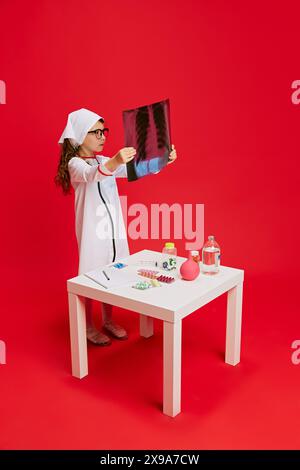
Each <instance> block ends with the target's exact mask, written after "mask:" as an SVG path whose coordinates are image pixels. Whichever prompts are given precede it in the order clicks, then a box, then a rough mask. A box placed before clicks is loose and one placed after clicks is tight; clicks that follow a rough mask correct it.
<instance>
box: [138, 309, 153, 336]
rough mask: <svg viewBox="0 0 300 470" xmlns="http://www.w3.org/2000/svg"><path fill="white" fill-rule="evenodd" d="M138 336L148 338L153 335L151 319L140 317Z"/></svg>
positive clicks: (144, 316) (145, 316)
mask: <svg viewBox="0 0 300 470" xmlns="http://www.w3.org/2000/svg"><path fill="white" fill-rule="evenodd" d="M140 335H141V336H143V337H144V338H150V336H152V335H153V318H152V317H148V316H147V315H140Z"/></svg>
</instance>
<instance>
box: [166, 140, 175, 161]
mask: <svg viewBox="0 0 300 470" xmlns="http://www.w3.org/2000/svg"><path fill="white" fill-rule="evenodd" d="M169 158H170V161H168V163H167V165H169V164H170V163H174V161H175V160H176V158H177V153H176V149H175V145H174V144H172V151H171V153H170V155H169Z"/></svg>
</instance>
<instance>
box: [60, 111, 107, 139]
mask: <svg viewBox="0 0 300 470" xmlns="http://www.w3.org/2000/svg"><path fill="white" fill-rule="evenodd" d="M99 119H104V118H103V117H102V116H99V114H96V113H93V111H89V110H88V109H85V108H81V109H78V110H77V111H73V112H72V113H70V114H69V115H68V121H67V125H66V127H65V130H64V131H63V133H62V135H61V138H60V139H59V141H58V143H59V144H62V143H63V142H64V140H65V139H70V141H71V143H72V145H73V146H74V147H75V146H77V145H81V144H82V142H83V141H84V139H85V136H86V134H87V132H88V131H89V130H90V128H91V127H93V125H94V124H95V123H96V122H97V121H99Z"/></svg>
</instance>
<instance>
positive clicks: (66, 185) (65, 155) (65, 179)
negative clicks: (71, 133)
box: [54, 119, 104, 195]
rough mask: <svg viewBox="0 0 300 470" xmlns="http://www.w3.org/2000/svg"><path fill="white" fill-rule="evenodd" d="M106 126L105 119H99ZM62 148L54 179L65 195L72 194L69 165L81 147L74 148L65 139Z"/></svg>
mask: <svg viewBox="0 0 300 470" xmlns="http://www.w3.org/2000/svg"><path fill="white" fill-rule="evenodd" d="M99 121H100V122H102V124H104V119H99ZM60 146H61V153H60V160H59V163H58V167H57V174H56V176H55V178H54V183H55V184H56V186H61V187H62V190H63V193H64V195H67V194H71V181H70V174H69V170H68V163H69V161H70V160H71V158H73V157H75V156H76V155H77V152H78V150H79V148H80V145H79V146H77V147H73V145H72V144H71V142H70V140H69V139H65V140H64V142H63V144H60ZM78 156H79V155H78Z"/></svg>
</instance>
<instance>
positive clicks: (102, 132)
mask: <svg viewBox="0 0 300 470" xmlns="http://www.w3.org/2000/svg"><path fill="white" fill-rule="evenodd" d="M108 133H109V129H108V127H104V129H95V130H94V131H88V134H95V136H96V137H97V139H101V137H102V136H103V135H104V136H105V137H107V136H108Z"/></svg>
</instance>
